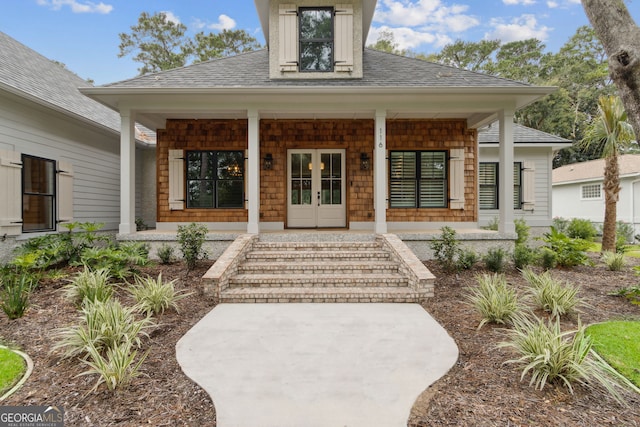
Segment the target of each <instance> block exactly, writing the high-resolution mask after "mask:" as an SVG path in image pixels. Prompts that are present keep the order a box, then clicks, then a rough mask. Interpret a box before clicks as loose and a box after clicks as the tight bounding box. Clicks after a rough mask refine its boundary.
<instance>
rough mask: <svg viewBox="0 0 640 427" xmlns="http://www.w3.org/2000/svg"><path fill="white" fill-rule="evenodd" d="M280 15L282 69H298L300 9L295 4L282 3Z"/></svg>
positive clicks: (280, 59)
mask: <svg viewBox="0 0 640 427" xmlns="http://www.w3.org/2000/svg"><path fill="white" fill-rule="evenodd" d="M279 11H280V16H279V33H278V37H279V40H278V41H279V52H278V56H279V61H280V71H297V70H298V10H297V9H296V6H295V5H293V4H281V5H280V9H279Z"/></svg>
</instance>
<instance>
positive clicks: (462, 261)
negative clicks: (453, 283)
mask: <svg viewBox="0 0 640 427" xmlns="http://www.w3.org/2000/svg"><path fill="white" fill-rule="evenodd" d="M477 262H478V254H477V253H476V251H474V250H473V249H471V248H464V249H461V250H460V252H459V255H458V269H459V270H470V269H471V268H473V266H474V265H475V264H476V263H477Z"/></svg>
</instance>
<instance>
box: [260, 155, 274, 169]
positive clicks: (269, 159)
mask: <svg viewBox="0 0 640 427" xmlns="http://www.w3.org/2000/svg"><path fill="white" fill-rule="evenodd" d="M262 160H263V162H264V166H263V168H264V170H268V171H270V170H271V169H273V155H272V154H271V153H267V154H266V155H265V156H264V159H262Z"/></svg>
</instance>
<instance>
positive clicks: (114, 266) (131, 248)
mask: <svg viewBox="0 0 640 427" xmlns="http://www.w3.org/2000/svg"><path fill="white" fill-rule="evenodd" d="M148 262H149V246H148V245H147V244H145V243H141V242H123V243H120V244H118V245H111V246H101V247H100V246H98V247H87V248H85V249H84V250H83V251H82V254H81V255H80V260H79V262H77V263H75V264H76V265H85V266H89V267H91V268H92V269H95V270H98V269H107V270H108V271H109V274H110V275H111V276H113V277H117V278H119V279H123V278H126V277H129V276H131V274H133V266H136V265H146V264H148Z"/></svg>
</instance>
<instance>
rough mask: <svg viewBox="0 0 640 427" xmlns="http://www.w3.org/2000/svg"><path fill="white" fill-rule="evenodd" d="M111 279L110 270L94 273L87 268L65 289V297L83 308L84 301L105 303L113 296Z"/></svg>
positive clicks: (74, 277) (104, 269)
mask: <svg viewBox="0 0 640 427" xmlns="http://www.w3.org/2000/svg"><path fill="white" fill-rule="evenodd" d="M110 279H111V276H110V274H109V270H108V269H106V268H101V269H99V270H95V271H94V270H91V269H90V268H88V267H85V268H84V269H83V270H82V271H80V272H78V273H76V274H75V276H73V279H71V280H70V281H69V284H68V285H66V286H65V287H64V291H65V295H66V297H67V298H69V299H70V300H72V301H73V302H74V303H75V304H76V305H78V306H81V305H82V303H83V302H84V301H89V302H95V301H101V302H105V301H107V300H108V299H110V298H111V296H112V295H113V286H112V285H111V284H110V283H109V280H110Z"/></svg>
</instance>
